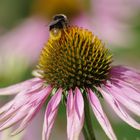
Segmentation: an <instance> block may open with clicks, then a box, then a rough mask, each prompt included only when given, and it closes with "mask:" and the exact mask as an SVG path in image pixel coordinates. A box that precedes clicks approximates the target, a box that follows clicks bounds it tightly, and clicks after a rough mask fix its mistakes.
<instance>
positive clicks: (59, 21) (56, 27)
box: [49, 14, 68, 40]
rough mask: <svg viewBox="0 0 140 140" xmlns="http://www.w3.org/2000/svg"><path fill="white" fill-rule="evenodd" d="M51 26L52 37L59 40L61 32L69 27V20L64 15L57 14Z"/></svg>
mask: <svg viewBox="0 0 140 140" xmlns="http://www.w3.org/2000/svg"><path fill="white" fill-rule="evenodd" d="M52 19H53V20H52V22H51V23H50V24H49V30H50V37H51V38H52V39H54V40H57V39H59V38H60V37H61V31H62V29H63V28H66V27H67V26H68V19H67V17H66V16H65V15H64V14H57V15H55V16H54V17H53V18H52Z"/></svg>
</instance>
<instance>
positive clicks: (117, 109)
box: [99, 88, 140, 129]
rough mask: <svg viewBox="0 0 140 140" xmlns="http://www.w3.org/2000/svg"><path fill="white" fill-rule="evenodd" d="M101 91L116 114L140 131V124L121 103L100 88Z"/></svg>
mask: <svg viewBox="0 0 140 140" xmlns="http://www.w3.org/2000/svg"><path fill="white" fill-rule="evenodd" d="M99 91H100V92H101V93H102V95H103V97H104V99H105V100H106V101H107V102H108V103H109V105H110V106H111V107H112V108H113V110H114V111H115V113H116V114H117V115H118V116H119V117H120V118H121V119H122V120H123V121H125V122H126V123H127V124H129V125H130V126H132V127H134V128H136V129H140V124H139V123H138V122H136V121H135V120H134V119H133V118H132V117H131V116H130V115H129V114H128V113H127V112H126V110H125V109H124V108H123V107H122V106H121V105H120V103H119V101H118V100H117V99H116V98H115V97H114V96H113V95H111V94H110V93H107V92H106V91H104V90H102V89H101V88H99Z"/></svg>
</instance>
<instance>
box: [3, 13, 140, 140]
mask: <svg viewBox="0 0 140 140" xmlns="http://www.w3.org/2000/svg"><path fill="white" fill-rule="evenodd" d="M49 28H50V37H49V39H48V41H47V42H46V44H45V46H44V48H43V49H42V51H41V54H40V58H39V61H38V64H37V67H36V69H35V70H34V71H33V75H34V78H32V79H29V80H27V81H24V82H21V83H18V84H16V85H12V86H9V87H6V88H1V89H0V95H16V96H15V98H14V99H13V100H11V101H10V102H8V103H7V104H6V105H4V106H3V107H1V108H0V131H2V130H4V129H6V128H8V127H11V126H13V125H15V124H16V123H18V122H19V123H20V125H19V126H18V127H17V129H16V130H15V131H14V132H12V134H11V135H16V134H18V133H19V132H21V131H23V130H24V129H25V128H26V127H27V125H28V124H29V122H30V121H31V120H32V119H33V118H34V117H35V116H36V114H37V113H38V112H39V110H40V109H41V108H42V106H43V104H44V103H45V101H46V100H47V98H48V97H49V96H50V97H51V98H50V100H49V102H48V104H47V107H46V111H45V116H44V125H43V132H42V140H49V137H50V134H51V130H52V127H53V125H54V122H55V118H56V116H57V112H58V108H59V104H60V102H61V101H62V100H63V99H65V100H64V102H65V103H66V112H67V113H66V115H67V138H68V140H78V139H79V135H80V132H81V130H82V129H83V133H84V136H85V139H88V140H90V139H91V140H95V139H96V138H95V136H94V132H93V126H92V125H91V116H90V113H89V107H90V106H91V108H92V111H93V113H94V114H95V116H96V118H97V120H98V122H99V123H100V125H101V127H102V128H103V130H104V131H105V133H106V135H107V136H108V138H109V139H110V140H117V137H116V135H115V133H114V131H113V129H112V127H111V124H110V122H109V120H108V118H107V116H106V114H105V112H104V110H103V108H102V106H101V103H100V101H99V98H103V99H104V100H105V101H106V102H107V103H108V104H109V105H110V107H111V108H113V110H114V111H115V113H116V114H117V115H118V117H120V118H121V119H122V120H123V121H125V122H126V123H127V124H129V125H130V126H132V127H134V128H136V129H140V124H139V123H138V122H136V121H135V119H134V118H133V117H131V115H130V113H129V112H128V111H127V110H126V109H128V110H129V111H130V112H132V113H134V114H135V115H137V116H140V90H139V88H138V87H139V86H140V73H139V72H137V71H136V70H134V69H132V68H128V67H125V66H112V54H111V52H110V51H109V49H107V48H106V47H105V45H104V44H103V43H102V42H101V40H99V39H98V37H97V36H96V35H94V34H93V33H92V32H91V31H89V30H87V29H84V28H82V27H78V26H77V25H73V26H72V25H69V23H68V19H67V17H66V16H65V15H63V14H58V15H55V16H54V17H53V20H52V22H51V23H50V25H49ZM63 97H64V98H63ZM124 106H125V107H126V108H124ZM84 122H85V125H84Z"/></svg>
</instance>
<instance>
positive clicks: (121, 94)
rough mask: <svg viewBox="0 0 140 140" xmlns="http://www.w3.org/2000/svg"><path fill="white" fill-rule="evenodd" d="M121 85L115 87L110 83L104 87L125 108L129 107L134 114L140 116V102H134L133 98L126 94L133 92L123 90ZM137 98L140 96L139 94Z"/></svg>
mask: <svg viewBox="0 0 140 140" xmlns="http://www.w3.org/2000/svg"><path fill="white" fill-rule="evenodd" d="M123 87H124V86H121V85H120V86H119V87H117V86H115V85H113V84H110V85H109V87H106V88H107V89H108V90H109V91H110V93H111V94H112V95H113V96H114V97H115V98H116V99H117V100H118V101H119V102H120V103H121V104H123V105H124V106H125V107H126V108H127V109H129V110H130V111H131V112H133V113H134V114H136V115H138V116H140V104H138V102H135V101H134V100H132V99H131V98H129V97H128V96H127V95H126V94H133V93H131V92H130V91H129V90H128V91H125V89H124V88H123ZM126 92H127V93H126ZM139 98H140V95H139Z"/></svg>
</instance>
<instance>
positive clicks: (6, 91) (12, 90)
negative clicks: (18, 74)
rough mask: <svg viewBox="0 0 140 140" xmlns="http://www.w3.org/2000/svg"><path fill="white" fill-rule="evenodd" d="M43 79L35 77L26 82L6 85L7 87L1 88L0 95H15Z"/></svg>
mask: <svg viewBox="0 0 140 140" xmlns="http://www.w3.org/2000/svg"><path fill="white" fill-rule="evenodd" d="M40 81H41V80H40V79H38V78H33V79H30V80H26V81H24V82H21V83H18V84H15V85H12V86H9V87H6V88H0V95H13V94H17V93H18V92H20V91H22V90H26V89H28V88H29V87H30V86H33V85H34V84H36V83H38V82H40Z"/></svg>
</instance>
